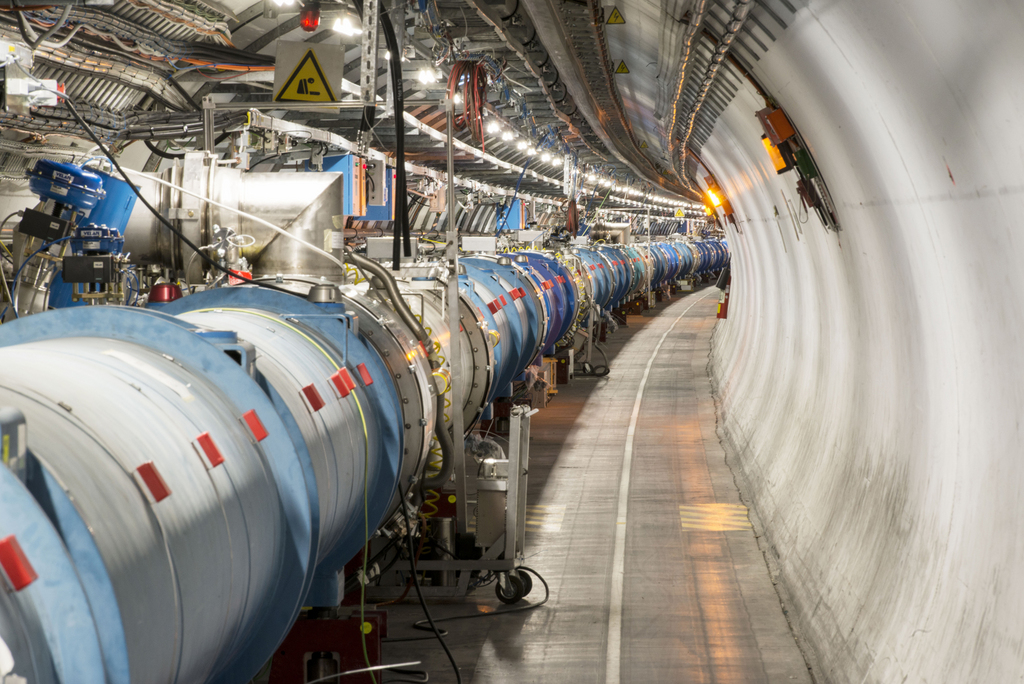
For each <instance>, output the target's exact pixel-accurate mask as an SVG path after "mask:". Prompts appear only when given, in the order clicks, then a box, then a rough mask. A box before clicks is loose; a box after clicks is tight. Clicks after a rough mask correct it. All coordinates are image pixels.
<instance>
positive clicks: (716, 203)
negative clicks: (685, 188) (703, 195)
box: [708, 188, 722, 207]
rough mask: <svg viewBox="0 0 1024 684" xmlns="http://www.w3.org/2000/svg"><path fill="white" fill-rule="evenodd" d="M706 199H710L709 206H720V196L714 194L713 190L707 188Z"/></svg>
mask: <svg viewBox="0 0 1024 684" xmlns="http://www.w3.org/2000/svg"><path fill="white" fill-rule="evenodd" d="M708 199H709V200H711V206H713V207H720V206H722V198H721V197H719V196H718V195H716V194H715V191H714V190H712V189H710V188H708Z"/></svg>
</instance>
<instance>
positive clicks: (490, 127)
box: [487, 119, 501, 133]
mask: <svg viewBox="0 0 1024 684" xmlns="http://www.w3.org/2000/svg"><path fill="white" fill-rule="evenodd" d="M500 130H501V124H500V123H498V121H497V120H496V119H491V122H490V123H489V124H487V132H488V133H497V132H498V131H500Z"/></svg>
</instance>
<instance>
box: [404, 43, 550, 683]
mask: <svg viewBox="0 0 1024 684" xmlns="http://www.w3.org/2000/svg"><path fill="white" fill-rule="evenodd" d="M391 54H396V53H394V52H392V53H391ZM398 491H399V492H400V493H401V495H402V501H401V503H400V504H399V506H400V507H401V508H402V516H403V517H404V518H405V544H406V547H407V548H408V550H409V569H410V571H411V572H412V585H413V586H414V587H416V596H417V597H419V600H420V607H421V608H423V614H424V615H426V616H427V619H426V621H427V622H428V623H430V628H431V629H432V630H433V631H434V636H435V637H437V640H438V641H440V642H441V648H443V649H444V653H445V655H446V656H448V662H450V663H451V664H452V669H453V670H454V671H455V681H456V682H457V684H462V673H461V672H459V664H458V663H456V662H455V656H454V655H452V651H451V649H450V648H448V644H447V643H445V640H444V636H443V635H442V634H441V632H440V631H438V629H437V625H436V624H434V618H433V617H432V616H431V615H430V609H429V608H427V602H426V600H424V598H423V590H422V589H420V580H419V572H418V571H417V570H416V551H415V549H414V548H413V543H412V520H410V519H409V511H408V510H406V508H405V502H406V501H407V500H408V498H409V497H408V492H406V491H403V490H402V484H401V483H399V484H398ZM545 586H547V585H545Z"/></svg>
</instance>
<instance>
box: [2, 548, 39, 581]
mask: <svg viewBox="0 0 1024 684" xmlns="http://www.w3.org/2000/svg"><path fill="white" fill-rule="evenodd" d="M0 568H3V571H4V573H5V574H6V575H7V579H8V580H10V583H11V587H12V588H13V589H14V591H21V590H22V589H24V588H25V587H27V586H28V585H30V584H32V583H33V582H35V581H36V580H37V579H39V575H37V574H36V571H35V568H33V567H32V563H30V562H29V560H28V556H26V555H25V552H24V551H22V549H21V544H19V543H18V540H17V539H16V538H15V536H14V535H13V534H12V535H10V536H7V537H4V538H3V539H0Z"/></svg>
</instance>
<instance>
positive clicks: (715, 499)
mask: <svg viewBox="0 0 1024 684" xmlns="http://www.w3.org/2000/svg"><path fill="white" fill-rule="evenodd" d="M717 295H718V290H716V289H714V288H706V289H704V290H702V291H698V292H696V293H693V294H690V295H687V296H686V297H677V298H675V299H674V300H673V301H672V302H670V303H664V304H661V305H659V307H658V308H657V309H656V310H653V311H651V312H648V314H647V315H646V316H642V317H641V316H635V317H630V319H629V327H628V328H622V329H620V330H619V331H618V332H617V333H615V334H614V335H610V336H609V339H608V344H607V345H606V347H607V349H608V352H609V356H610V357H611V367H612V372H611V374H610V375H609V376H608V377H606V378H602V379H592V378H580V379H577V380H576V381H575V382H574V383H573V384H571V385H569V386H561V387H559V393H558V396H557V397H555V399H554V401H553V402H552V404H551V405H550V406H549V407H548V408H547V409H545V410H543V411H541V412H540V413H538V414H536V415H535V416H534V417H533V422H532V431H533V440H532V445H531V468H530V493H529V503H530V504H531V506H532V508H531V509H530V511H531V512H530V518H531V521H532V524H531V525H530V527H531V530H533V531H531V532H529V533H528V537H527V539H528V551H527V553H528V556H529V560H528V562H527V565H529V566H530V567H533V568H535V569H536V570H537V571H538V572H540V573H541V574H542V575H543V576H544V577H545V578H546V579H547V581H548V583H549V584H550V587H551V598H550V600H549V602H548V603H547V604H546V605H544V606H541V607H539V608H537V609H536V610H530V611H525V612H519V613H513V614H511V615H506V616H498V617H491V618H484V619H475V620H461V621H451V622H444V623H443V627H444V628H445V629H447V630H449V632H450V636H449V637H448V643H449V645H450V646H451V648H452V650H453V651H454V654H455V657H456V660H457V661H458V663H459V665H460V667H461V670H462V678H463V681H464V682H467V683H468V682H477V683H483V682H537V683H540V682H594V683H603V684H609V683H613V682H626V683H633V682H645V683H646V682H693V683H702V682H719V683H736V684H739V683H743V684H755V683H761V682H770V683H775V682H786V683H787V684H788V683H791V682H803V683H806V682H810V681H811V677H810V676H809V673H808V670H807V666H806V664H805V662H804V659H803V657H802V656H801V653H800V651H799V649H798V648H797V646H796V642H795V641H794V638H793V635H792V633H791V631H790V628H789V626H788V624H787V622H786V619H785V617H784V615H783V611H782V608H781V606H780V603H779V599H778V596H777V595H776V592H775V590H774V588H773V586H772V582H771V580H770V578H769V574H768V569H767V567H766V565H765V562H764V558H763V556H762V554H761V552H760V550H759V549H758V545H757V540H756V539H755V537H754V532H753V530H752V528H751V526H750V523H749V521H748V518H747V515H746V509H745V508H743V506H742V504H741V503H740V497H739V492H738V490H737V488H736V485H735V484H734V481H733V477H732V473H731V472H730V469H729V466H728V465H727V464H726V461H725V454H724V452H723V450H722V447H721V445H720V443H719V441H718V438H717V436H716V433H715V407H714V401H713V399H712V397H711V393H710V385H709V380H708V376H707V371H706V366H707V359H708V352H709V348H710V338H711V332H712V330H713V328H714V324H715V321H716V318H715V312H716V308H717V301H718V296H717ZM684 312H686V313H685V315H684V316H682V318H680V315H681V314H683V313H684ZM677 319H678V320H677ZM673 323H675V326H674V328H672V326H673ZM670 328H672V329H671V332H669V333H668V335H667V336H666V335H665V333H666V332H667V331H669V329H670ZM663 336H665V337H664V342H663V345H662V346H661V348H660V351H659V352H658V354H657V355H656V356H655V357H654V359H653V362H651V366H650V372H649V374H648V378H647V381H646V384H645V389H644V392H643V395H642V399H641V401H640V403H639V412H638V414H637V416H636V423H635V433H634V434H635V436H634V439H633V451H632V467H631V469H630V480H629V486H628V491H629V499H628V507H627V509H626V511H625V513H626V519H625V547H624V551H625V553H624V555H623V567H622V570H623V571H624V574H623V575H621V577H622V585H621V586H622V604H621V605H622V608H621V632H619V630H617V629H614V628H613V629H612V632H611V633H612V634H613V639H612V644H613V646H614V643H615V639H614V636H615V634H616V633H621V649H615V648H611V649H610V648H609V624H610V622H611V623H612V625H614V624H616V623H615V618H617V617H618V615H617V614H618V611H617V610H616V609H614V608H612V606H613V605H615V603H614V601H613V599H612V596H613V594H614V591H615V586H616V583H615V582H614V581H613V577H614V569H613V565H614V556H615V539H616V532H617V528H618V525H617V524H616V523H617V522H621V521H620V520H618V519H619V518H620V515H621V513H622V511H621V510H620V508H619V504H618V497H619V490H620V484H621V482H622V477H623V463H624V460H625V459H624V453H625V451H626V444H627V439H628V434H629V426H630V419H631V414H632V412H633V409H634V405H635V402H636V400H637V393H638V389H639V388H640V385H641V380H642V378H643V376H644V371H645V369H646V367H647V365H648V362H649V361H651V355H652V352H653V351H654V349H655V348H656V346H657V345H658V342H659V340H660V339H661V338H662V337H663ZM542 596H543V587H541V586H540V585H539V583H537V584H535V587H534V593H532V594H531V595H530V597H529V599H528V600H532V601H537V600H540V598H541V597H542ZM431 609H432V613H433V615H434V617H435V618H440V617H449V616H454V615H465V614H468V613H475V612H480V611H488V612H489V611H494V610H497V611H500V610H503V609H504V607H502V606H501V604H500V603H499V602H498V601H497V600H496V598H495V596H494V592H493V587H486V588H482V589H480V590H477V591H476V593H475V594H474V595H473V596H472V597H471V598H470V599H468V600H467V601H465V602H463V603H448V604H434V605H432V607H431ZM418 619H422V614H421V613H420V610H419V607H418V605H413V604H406V605H401V606H393V607H392V608H391V615H390V624H391V628H390V633H391V637H393V638H395V637H398V638H401V637H409V636H419V637H422V636H423V635H424V632H419V631H414V630H412V629H411V628H410V627H409V625H410V624H411V623H412V622H413V621H414V620H418ZM409 660H422V661H423V667H424V668H425V669H427V670H429V672H430V675H431V681H435V682H454V681H455V678H454V675H453V673H452V671H451V669H450V666H449V664H448V662H447V660H446V658H445V656H444V653H443V651H442V650H441V648H440V646H439V645H438V644H437V643H436V641H433V640H427V641H413V642H400V643H389V644H387V645H386V647H385V662H402V661H409ZM616 663H618V668H616V667H615V665H616ZM397 678H398V677H397V675H388V676H387V677H386V678H385V679H384V681H390V680H394V679H397Z"/></svg>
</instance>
